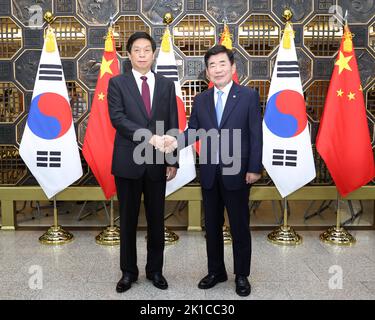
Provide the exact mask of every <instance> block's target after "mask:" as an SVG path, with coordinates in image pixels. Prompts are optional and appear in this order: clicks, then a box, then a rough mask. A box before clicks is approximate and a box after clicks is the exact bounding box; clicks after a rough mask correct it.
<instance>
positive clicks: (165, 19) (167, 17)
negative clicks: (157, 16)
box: [163, 12, 173, 26]
mask: <svg viewBox="0 0 375 320" xmlns="http://www.w3.org/2000/svg"><path fill="white" fill-rule="evenodd" d="M172 22H173V16H172V13H170V12H167V13H166V14H165V15H164V16H163V23H165V24H166V25H167V26H169V25H170V24H171V23H172Z"/></svg>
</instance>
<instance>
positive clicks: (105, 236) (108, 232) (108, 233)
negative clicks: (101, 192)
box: [95, 196, 120, 246]
mask: <svg viewBox="0 0 375 320" xmlns="http://www.w3.org/2000/svg"><path fill="white" fill-rule="evenodd" d="M109 220H110V221H109V226H107V227H106V228H105V229H104V230H103V231H102V232H101V233H99V234H98V235H97V236H96V237H95V241H96V243H97V244H101V245H105V246H115V245H119V244H120V228H119V227H118V226H116V225H115V217H114V208H113V196H112V197H111V201H110V218H109Z"/></svg>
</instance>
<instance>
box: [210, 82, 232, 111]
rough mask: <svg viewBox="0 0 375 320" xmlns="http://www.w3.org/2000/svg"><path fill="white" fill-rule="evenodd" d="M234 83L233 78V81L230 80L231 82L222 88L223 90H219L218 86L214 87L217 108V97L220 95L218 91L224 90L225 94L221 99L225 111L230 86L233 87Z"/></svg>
mask: <svg viewBox="0 0 375 320" xmlns="http://www.w3.org/2000/svg"><path fill="white" fill-rule="evenodd" d="M232 85H233V80H231V82H229V83H228V84H227V85H226V86H225V87H224V88H223V89H221V90H219V89H218V88H216V87H214V101H215V108H216V103H217V97H218V94H217V92H218V91H222V92H223V94H222V95H221V101H222V102H223V112H224V109H225V104H226V103H227V99H228V96H229V91H230V88H232Z"/></svg>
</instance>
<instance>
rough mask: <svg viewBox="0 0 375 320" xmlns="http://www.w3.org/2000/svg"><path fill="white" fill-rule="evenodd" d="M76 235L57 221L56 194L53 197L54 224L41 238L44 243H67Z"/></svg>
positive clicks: (40, 240)
mask: <svg viewBox="0 0 375 320" xmlns="http://www.w3.org/2000/svg"><path fill="white" fill-rule="evenodd" d="M73 238H74V236H73V235H72V234H71V233H70V232H68V231H65V230H64V229H63V228H62V227H61V226H59V225H58V222H57V204H56V196H54V197H53V226H52V227H50V228H49V229H48V230H47V231H46V232H45V233H44V234H43V235H42V236H41V237H40V238H39V242H40V243H42V244H65V243H68V242H71V241H72V240H73Z"/></svg>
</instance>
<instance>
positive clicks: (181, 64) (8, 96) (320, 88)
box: [0, 0, 375, 185]
mask: <svg viewBox="0 0 375 320" xmlns="http://www.w3.org/2000/svg"><path fill="white" fill-rule="evenodd" d="M335 5H339V7H337V8H336V9H337V10H336V11H337V12H338V13H339V14H341V15H344V13H345V11H346V10H348V19H349V24H350V27H351V30H352V32H353V33H354V38H353V41H354V45H355V47H356V56H357V60H358V65H359V70H360V74H361V80H362V87H363V94H364V97H365V99H366V106H367V115H368V125H369V129H370V134H371V139H372V143H373V144H374V143H375V130H374V129H375V128H374V125H375V78H374V75H375V17H374V14H375V1H373V0H356V1H352V0H280V1H276V0H0V172H1V175H0V185H20V184H22V185H25V184H26V185H33V184H36V181H35V179H33V177H32V176H31V174H30V172H28V170H27V168H26V166H25V165H24V163H23V161H22V159H21V158H20V156H19V153H18V147H19V143H20V140H21V137H22V133H23V130H24V127H25V123H26V119H27V113H28V110H29V106H30V101H31V97H32V90H33V87H34V81H35V75H36V72H37V67H38V62H39V58H40V54H41V47H42V45H43V33H44V30H45V28H46V27H47V25H46V23H45V21H44V20H43V18H42V17H43V14H44V13H45V12H46V11H47V10H48V11H52V13H53V15H54V16H55V17H56V18H55V20H54V21H53V23H52V25H53V27H54V28H55V29H56V34H57V42H58V46H59V49H60V55H61V57H62V64H63V69H64V74H65V79H66V83H67V88H68V93H69V97H70V104H71V107H72V114H73V119H74V123H75V126H76V130H77V138H78V142H79V146H80V148H82V143H83V140H84V135H85V130H86V126H87V120H88V117H89V114H90V107H91V101H92V96H93V93H94V90H95V85H96V81H97V77H98V72H99V69H100V63H101V58H102V54H103V48H104V36H105V34H106V29H107V26H108V23H109V21H110V18H111V17H112V18H113V21H114V22H115V38H116V44H117V51H118V56H119V60H120V63H121V70H122V71H123V72H127V70H128V69H129V67H130V63H129V60H128V58H127V54H126V40H127V38H128V37H129V36H130V34H132V33H133V32H135V31H139V30H143V31H147V32H149V33H151V34H152V35H153V37H154V38H155V40H156V43H157V45H158V46H160V42H161V36H162V34H163V31H164V25H163V16H164V14H165V13H167V12H170V13H172V14H173V16H174V21H173V22H172V24H171V30H172V31H173V33H174V50H175V55H176V60H177V62H178V70H179V78H180V82H181V86H182V93H183V100H184V102H185V104H186V107H187V115H188V116H189V115H190V112H191V106H192V104H193V101H194V97H195V95H196V94H198V93H200V92H203V91H204V90H206V89H207V85H208V81H207V79H206V77H205V66H204V60H203V55H204V53H205V52H206V50H207V49H209V48H210V47H212V46H213V45H214V44H215V43H217V42H218V41H219V39H220V35H221V32H222V30H223V20H226V21H227V23H228V26H229V29H230V32H231V34H232V40H233V46H234V50H235V62H236V64H237V69H238V74H239V79H240V81H241V83H242V84H244V85H247V86H250V87H254V88H255V89H257V90H258V91H259V93H260V101H261V105H262V110H263V112H264V107H265V104H266V101H267V95H268V91H269V87H270V80H271V75H272V68H273V65H274V62H275V59H276V53H277V49H278V46H279V44H280V39H281V36H282V30H283V28H284V20H283V18H282V13H283V10H284V9H285V8H286V7H288V8H290V9H291V11H292V12H293V14H294V15H293V18H292V22H293V23H294V30H295V43H296V47H297V56H298V62H299V67H300V70H301V75H302V84H303V89H304V94H305V99H306V107H307V113H308V121H309V127H310V130H311V136H312V142H313V147H314V155H315V160H316V168H317V177H316V179H315V180H314V181H313V182H312V184H313V185H329V184H331V183H332V180H331V177H330V176H329V173H328V170H327V169H326V166H325V164H324V162H323V161H322V159H321V158H320V157H319V155H318V154H317V152H316V150H315V139H316V135H317V132H318V128H319V121H320V118H321V115H322V111H323V107H324V100H325V95H326V93H327V90H328V86H329V80H330V77H331V73H332V68H333V64H334V59H335V56H336V53H337V50H338V48H339V45H340V38H341V35H342V29H341V24H340V22H341V20H340V17H339V15H338V17H339V18H338V19H336V18H334V16H333V13H334V12H335V10H334V9H335V8H334V7H333V6H335ZM82 163H83V166H84V176H83V177H82V178H81V179H80V180H79V181H77V182H76V184H75V185H92V184H95V183H96V182H95V179H94V178H93V176H92V174H91V172H90V170H89V168H88V166H87V164H86V163H85V161H84V159H83V158H82ZM259 184H261V185H271V184H272V181H271V180H270V179H269V177H268V176H267V174H264V176H263V177H262V179H261V181H260V182H259Z"/></svg>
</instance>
